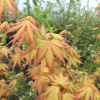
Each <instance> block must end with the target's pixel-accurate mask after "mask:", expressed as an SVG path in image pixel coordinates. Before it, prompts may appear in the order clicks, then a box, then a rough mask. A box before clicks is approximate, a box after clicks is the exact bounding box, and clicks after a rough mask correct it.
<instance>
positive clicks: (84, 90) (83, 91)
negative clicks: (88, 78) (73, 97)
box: [75, 86, 94, 100]
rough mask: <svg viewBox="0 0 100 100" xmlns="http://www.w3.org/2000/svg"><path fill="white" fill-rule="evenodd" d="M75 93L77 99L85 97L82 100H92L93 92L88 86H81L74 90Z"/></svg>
mask: <svg viewBox="0 0 100 100" xmlns="http://www.w3.org/2000/svg"><path fill="white" fill-rule="evenodd" d="M75 92H78V96H77V97H78V98H79V99H81V98H82V97H85V99H84V100H90V99H93V94H94V91H93V90H92V88H91V87H88V86H82V87H81V88H80V89H78V90H76V91H75Z"/></svg>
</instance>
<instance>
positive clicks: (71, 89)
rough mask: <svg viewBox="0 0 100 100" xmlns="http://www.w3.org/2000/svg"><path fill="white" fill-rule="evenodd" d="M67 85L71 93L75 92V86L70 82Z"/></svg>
mask: <svg viewBox="0 0 100 100" xmlns="http://www.w3.org/2000/svg"><path fill="white" fill-rule="evenodd" d="M69 84H70V85H69V86H68V90H69V91H70V92H72V93H73V92H74V90H76V86H75V85H74V84H73V83H72V82H69Z"/></svg>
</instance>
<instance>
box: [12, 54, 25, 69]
mask: <svg viewBox="0 0 100 100" xmlns="http://www.w3.org/2000/svg"><path fill="white" fill-rule="evenodd" d="M11 59H12V61H11V63H12V62H13V70H14V68H15V66H16V64H17V63H18V65H19V67H20V68H21V60H22V61H23V62H24V59H23V58H22V57H21V56H20V54H18V53H16V54H14V55H13V56H12V58H11Z"/></svg>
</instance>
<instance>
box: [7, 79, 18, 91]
mask: <svg viewBox="0 0 100 100" xmlns="http://www.w3.org/2000/svg"><path fill="white" fill-rule="evenodd" d="M16 83H17V80H16V79H14V80H12V81H11V82H10V83H9V85H8V87H7V89H8V88H11V87H12V90H13V89H14V87H15V85H16Z"/></svg>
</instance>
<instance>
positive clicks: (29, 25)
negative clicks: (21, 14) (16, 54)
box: [2, 20, 41, 47]
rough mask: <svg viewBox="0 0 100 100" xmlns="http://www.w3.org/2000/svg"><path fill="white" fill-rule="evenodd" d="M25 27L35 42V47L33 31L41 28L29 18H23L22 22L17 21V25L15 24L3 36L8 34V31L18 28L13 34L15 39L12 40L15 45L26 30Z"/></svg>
mask: <svg viewBox="0 0 100 100" xmlns="http://www.w3.org/2000/svg"><path fill="white" fill-rule="evenodd" d="M18 29H19V30H18ZM25 29H26V32H27V36H28V38H29V39H30V40H31V42H32V44H33V47H34V35H33V31H34V30H36V31H39V29H38V28H37V27H36V26H35V25H34V24H32V23H31V22H30V21H29V20H23V21H22V22H18V23H16V24H15V26H13V27H12V28H10V29H9V30H8V31H7V32H6V33H4V34H3V35H2V36H4V35H6V34H7V33H8V34H9V33H10V32H13V31H16V30H18V32H17V33H16V34H15V35H14V36H13V37H14V39H13V41H12V42H13V45H14V43H15V41H17V40H18V39H19V38H20V37H21V36H22V34H23V32H24V31H25ZM39 32H40V31H39ZM40 33H41V32H40Z"/></svg>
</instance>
